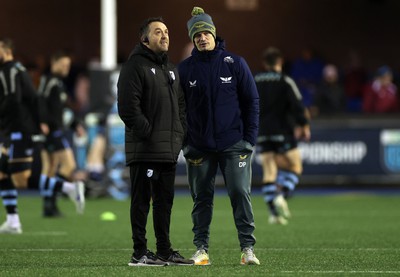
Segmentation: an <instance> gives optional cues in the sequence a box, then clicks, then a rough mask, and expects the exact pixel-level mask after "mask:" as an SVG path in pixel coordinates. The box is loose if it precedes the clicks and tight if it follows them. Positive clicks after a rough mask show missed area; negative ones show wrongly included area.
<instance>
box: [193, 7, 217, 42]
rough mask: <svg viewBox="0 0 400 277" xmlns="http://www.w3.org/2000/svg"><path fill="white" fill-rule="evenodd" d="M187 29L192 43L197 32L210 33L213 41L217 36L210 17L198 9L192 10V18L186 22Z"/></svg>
mask: <svg viewBox="0 0 400 277" xmlns="http://www.w3.org/2000/svg"><path fill="white" fill-rule="evenodd" d="M187 28H188V31H189V37H190V39H191V40H192V41H193V38H194V36H195V35H196V34H197V33H198V32H204V31H206V32H210V33H211V34H212V35H213V36H214V39H215V38H216V36H217V32H216V31H217V30H216V28H215V26H214V23H213V21H212V18H211V16H209V15H208V14H206V13H204V10H203V9H202V8H200V7H194V8H193V10H192V18H191V19H189V21H188V22H187Z"/></svg>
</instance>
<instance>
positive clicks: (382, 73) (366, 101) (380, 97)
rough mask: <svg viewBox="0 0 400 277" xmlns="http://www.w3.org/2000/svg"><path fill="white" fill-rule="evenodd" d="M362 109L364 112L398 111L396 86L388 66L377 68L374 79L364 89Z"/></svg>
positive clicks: (399, 109) (399, 105) (399, 106)
mask: <svg viewBox="0 0 400 277" xmlns="http://www.w3.org/2000/svg"><path fill="white" fill-rule="evenodd" d="M363 111H364V112H365V113H393V112H399V111H400V104H399V95H398V92H397V87H396V85H395V84H394V83H393V73H392V70H391V68H390V67H388V66H386V65H385V66H382V67H380V68H378V70H377V72H376V76H375V79H374V80H373V81H372V83H370V84H368V85H367V86H366V88H365V91H364V98H363Z"/></svg>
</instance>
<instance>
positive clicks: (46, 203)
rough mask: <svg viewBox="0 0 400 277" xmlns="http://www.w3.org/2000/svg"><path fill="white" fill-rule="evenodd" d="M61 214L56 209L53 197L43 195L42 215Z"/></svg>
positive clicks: (59, 215) (52, 215) (60, 215)
mask: <svg viewBox="0 0 400 277" xmlns="http://www.w3.org/2000/svg"><path fill="white" fill-rule="evenodd" d="M62 216H63V214H62V213H61V212H60V210H59V209H58V207H57V205H56V202H55V197H45V198H44V199H43V217H62Z"/></svg>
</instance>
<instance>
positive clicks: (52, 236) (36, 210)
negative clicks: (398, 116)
mask: <svg viewBox="0 0 400 277" xmlns="http://www.w3.org/2000/svg"><path fill="white" fill-rule="evenodd" d="M252 201H253V209H254V214H255V222H256V232H255V235H256V238H257V244H256V246H255V253H256V255H257V257H258V258H259V259H260V261H261V265H260V266H241V265H240V264H239V261H240V249H239V243H238V239H237V234H236V231H235V228H234V224H233V219H232V211H231V207H230V203H229V199H228V197H227V196H224V195H217V196H216V198H215V205H214V217H213V222H212V225H211V239H210V250H209V253H210V259H211V262H212V265H211V266H205V267H201V266H169V267H162V268H149V267H129V266H128V265H127V263H128V261H129V258H130V255H131V253H132V250H131V249H132V243H131V234H130V224H129V201H116V200H112V199H98V200H94V199H93V200H91V199H90V200H88V201H87V209H86V211H85V214H84V215H78V214H76V213H75V210H74V207H73V204H72V203H71V202H69V201H68V200H67V199H61V200H60V207H61V209H62V211H63V212H64V214H65V217H64V218H60V219H44V218H42V217H41V205H42V203H41V200H40V199H39V198H38V197H32V196H23V197H20V199H19V211H20V216H21V220H22V223H23V231H24V233H23V234H22V235H1V236H0V276H187V277H189V276H267V275H273V276H322V275H323V276H374V275H380V276H382V275H391V276H396V275H398V276H399V275H400V196H399V195H373V194H360V193H346V194H332V195H318V196H311V195H298V196H296V197H294V198H293V199H291V200H290V202H289V204H290V208H291V211H292V214H293V217H292V219H291V220H290V222H289V225H287V226H276V225H269V224H268V222H267V211H266V207H265V204H264V202H263V200H262V197H261V196H260V195H254V196H253V197H252ZM191 206H192V203H191V199H190V196H189V195H188V194H187V195H181V194H179V195H177V196H176V198H175V203H174V208H173V216H172V222H171V241H172V243H173V247H174V248H175V249H177V250H179V251H180V253H181V254H183V255H184V256H186V257H189V256H191V255H192V254H193V252H194V251H195V249H194V246H193V244H192V231H191V228H192V223H191V218H190V212H191ZM105 211H111V212H113V213H115V214H116V215H117V218H116V220H115V221H101V220H100V214H101V213H102V212H105ZM4 217H5V216H4V212H3V211H2V212H1V213H0V218H1V220H3V219H4ZM147 229H148V236H147V237H148V246H149V248H150V249H153V250H154V249H155V247H154V246H155V240H154V233H153V230H152V219H151V216H150V217H149V222H148V228H147Z"/></svg>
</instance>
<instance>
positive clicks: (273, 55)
mask: <svg viewBox="0 0 400 277" xmlns="http://www.w3.org/2000/svg"><path fill="white" fill-rule="evenodd" d="M280 58H282V53H281V51H280V50H279V49H278V48H275V47H268V48H267V49H265V50H264V53H263V59H264V62H265V63H266V64H267V65H269V66H274V65H276V64H277V62H278V60H279V59H280Z"/></svg>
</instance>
